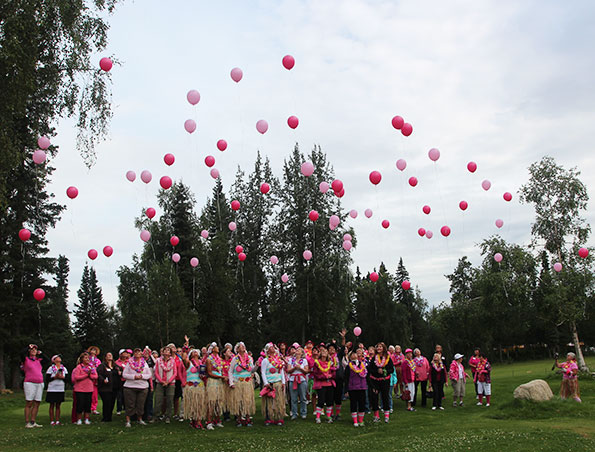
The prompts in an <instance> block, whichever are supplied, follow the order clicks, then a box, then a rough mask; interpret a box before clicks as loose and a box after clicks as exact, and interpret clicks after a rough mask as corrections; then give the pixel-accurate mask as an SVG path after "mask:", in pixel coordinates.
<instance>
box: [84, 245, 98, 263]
mask: <svg viewBox="0 0 595 452" xmlns="http://www.w3.org/2000/svg"><path fill="white" fill-rule="evenodd" d="M98 255H99V253H98V252H97V250H95V249H92V248H91V249H90V250H89V251H88V252H87V256H89V259H91V260H92V261H94V260H95V259H97V256H98Z"/></svg>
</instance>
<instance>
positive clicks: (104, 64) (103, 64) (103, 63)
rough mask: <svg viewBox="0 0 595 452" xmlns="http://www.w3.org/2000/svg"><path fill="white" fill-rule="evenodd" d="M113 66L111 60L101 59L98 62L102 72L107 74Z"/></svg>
mask: <svg viewBox="0 0 595 452" xmlns="http://www.w3.org/2000/svg"><path fill="white" fill-rule="evenodd" d="M113 65H114V64H113V63H112V60H111V58H108V57H103V58H102V59H101V60H99V67H100V68H101V70H102V71H105V72H109V71H110V69H111V68H112V66H113Z"/></svg>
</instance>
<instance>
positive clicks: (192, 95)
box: [186, 89, 200, 105]
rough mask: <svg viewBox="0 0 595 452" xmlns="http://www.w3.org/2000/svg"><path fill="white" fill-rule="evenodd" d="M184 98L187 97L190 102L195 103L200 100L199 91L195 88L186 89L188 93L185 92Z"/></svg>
mask: <svg viewBox="0 0 595 452" xmlns="http://www.w3.org/2000/svg"><path fill="white" fill-rule="evenodd" d="M186 99H188V102H190V104H192V105H196V104H197V103H198V102H199V101H200V93H199V92H198V91H196V90H195V89H191V90H190V91H188V94H186Z"/></svg>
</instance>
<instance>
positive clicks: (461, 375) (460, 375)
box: [457, 363, 464, 380]
mask: <svg viewBox="0 0 595 452" xmlns="http://www.w3.org/2000/svg"><path fill="white" fill-rule="evenodd" d="M457 366H458V367H459V380H462V379H463V372H464V371H463V366H462V365H461V364H458V363H457Z"/></svg>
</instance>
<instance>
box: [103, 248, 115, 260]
mask: <svg viewBox="0 0 595 452" xmlns="http://www.w3.org/2000/svg"><path fill="white" fill-rule="evenodd" d="M112 254H114V249H113V248H112V247H111V246H109V245H107V246H104V247H103V255H104V256H105V257H110V256H111V255H112Z"/></svg>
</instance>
